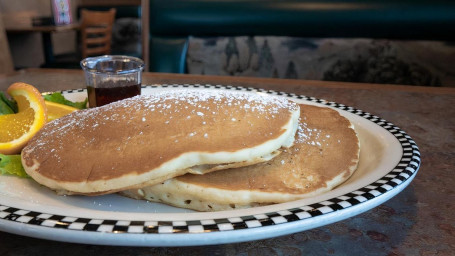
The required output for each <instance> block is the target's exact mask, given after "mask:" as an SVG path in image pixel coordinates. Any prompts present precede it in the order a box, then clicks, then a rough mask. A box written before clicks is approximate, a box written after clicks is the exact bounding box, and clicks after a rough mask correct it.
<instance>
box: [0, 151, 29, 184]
mask: <svg viewBox="0 0 455 256" xmlns="http://www.w3.org/2000/svg"><path fill="white" fill-rule="evenodd" d="M0 174H2V175H5V174H9V175H16V176H19V177H21V178H28V177H30V176H28V174H27V173H26V172H25V170H24V167H23V166H22V162H21V155H2V154H0Z"/></svg>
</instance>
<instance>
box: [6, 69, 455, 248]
mask: <svg viewBox="0 0 455 256" xmlns="http://www.w3.org/2000/svg"><path fill="white" fill-rule="evenodd" d="M16 81H23V82H28V83H30V84H32V85H34V86H36V87H37V88H38V89H40V90H41V91H43V92H44V91H50V90H56V89H60V90H63V89H74V88H82V87H84V78H83V76H82V73H80V72H79V71H72V70H39V69H32V70H28V71H25V72H19V73H17V74H15V75H12V76H6V77H0V90H2V91H5V90H6V88H7V87H8V86H9V84H11V83H12V82H16ZM151 83H202V84H204V83H210V84H231V85H241V86H252V87H260V88H265V89H274V90H277V91H285V92H293V93H296V94H303V95H306V96H314V97H317V98H322V99H326V100H330V101H335V102H338V103H343V104H346V105H348V106H353V107H355V108H358V109H361V110H364V111H367V112H370V113H372V114H374V115H377V116H379V117H381V118H384V119H386V120H387V121H390V122H392V123H393V124H395V125H396V126H398V127H400V128H401V129H403V130H404V131H405V132H406V133H407V134H409V135H410V136H411V137H412V138H413V139H414V140H415V142H416V143H417V145H418V146H419V149H420V152H421V162H422V163H421V166H420V169H419V172H418V174H417V176H416V177H415V179H414V180H413V181H412V182H411V184H410V185H409V186H408V187H407V188H405V189H404V190H403V191H402V192H401V193H399V194H398V195H397V196H395V197H394V198H392V199H391V200H389V201H387V202H386V203H384V204H382V205H380V206H378V207H376V208H374V209H372V210H370V211H367V212H365V213H363V214H360V215H357V216H355V217H352V218H349V219H346V220H344V221H340V222H337V223H334V224H330V225H327V226H323V227H320V228H316V229H312V230H309V231H304V232H300V233H296V234H292V235H286V236H282V237H277V238H272V239H266V240H260V241H254V242H244V243H236V244H225V245H214V246H197V247H175V248H169V247H162V248H158V247H157V248H153V247H152V248H143V247H111V246H97V245H83V244H72V243H61V242H55V241H48V240H41V239H36V238H28V237H23V236H18V235H13V234H8V233H4V232H0V255H36V254H45V255H82V254H85V255H148V254H153V255H155V254H156V255H186V254H188V255H189V254H194V255H302V254H311V255H331V254H333V255H454V251H455V214H454V212H455V204H454V203H453V202H454V201H455V178H454V171H455V134H454V133H455V107H454V105H455V88H426V87H410V86H394V85H372V84H351V83H336V82H321V81H304V80H280V79H262V78H237V77H235V78H234V77H214V76H189V75H172V74H146V75H144V81H143V84H151Z"/></svg>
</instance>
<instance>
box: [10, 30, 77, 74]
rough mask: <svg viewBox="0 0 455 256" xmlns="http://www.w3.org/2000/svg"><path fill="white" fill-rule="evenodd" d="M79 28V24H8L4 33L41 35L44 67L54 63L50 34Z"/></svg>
mask: <svg viewBox="0 0 455 256" xmlns="http://www.w3.org/2000/svg"><path fill="white" fill-rule="evenodd" d="M79 28H80V24H79V23H73V24H66V25H46V26H32V25H25V24H19V25H14V24H8V25H7V26H5V31H6V32H7V33H8V34H13V33H35V32H36V33H41V36H42V38H43V52H44V60H45V65H49V64H52V63H54V62H55V57H54V49H53V45H52V38H51V34H52V33H56V32H64V31H71V30H78V29H79Z"/></svg>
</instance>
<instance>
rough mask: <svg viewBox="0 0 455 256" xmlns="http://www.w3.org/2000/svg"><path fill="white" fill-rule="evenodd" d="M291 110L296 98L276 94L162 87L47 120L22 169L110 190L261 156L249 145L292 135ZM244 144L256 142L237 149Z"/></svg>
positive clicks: (78, 187)
mask: <svg viewBox="0 0 455 256" xmlns="http://www.w3.org/2000/svg"><path fill="white" fill-rule="evenodd" d="M297 118H298V105H297V104H295V103H292V102H289V101H287V100H283V99H282V98H279V97H272V96H267V95H257V94H252V93H242V92H230V91H218V90H217V91H214V90H211V91H201V90H168V91H163V92H161V93H156V94H154V95H151V96H140V97H135V98H130V99H126V100H123V101H120V102H116V103H113V104H110V105H107V106H103V107H100V108H95V109H88V110H83V111H78V112H74V113H72V114H70V115H67V116H65V117H62V118H61V119H57V120H55V121H53V122H50V123H48V124H47V125H46V126H45V127H44V128H43V129H42V130H41V131H40V132H39V133H38V134H37V135H36V136H35V137H34V138H33V139H32V140H31V141H30V142H29V144H28V145H27V147H26V148H25V149H24V150H23V152H22V161H23V163H24V167H25V169H26V171H27V173H29V175H31V176H32V177H33V178H34V179H35V180H37V181H38V182H40V183H42V184H44V185H46V186H49V187H51V188H53V189H56V190H61V191H65V190H68V191H72V192H75V193H85V194H91V193H99V192H112V191H117V190H120V189H122V188H123V189H124V188H128V187H135V186H136V185H138V184H142V183H144V182H147V181H149V180H155V179H156V180H161V179H160V177H167V178H169V177H174V176H175V175H172V174H170V173H172V172H176V171H179V170H182V169H187V168H189V167H191V166H193V165H201V164H224V163H231V162H242V161H248V160H249V159H251V158H254V157H259V156H260V155H254V154H255V152H256V151H257V150H256V149H260V150H259V152H261V150H262V152H261V153H263V154H268V153H270V152H272V151H274V150H277V149H278V148H280V147H281V146H282V145H284V144H286V143H285V142H286V141H287V142H288V141H289V140H290V139H291V141H292V138H293V135H292V131H291V130H292V129H294V128H292V127H293V126H296V123H297V122H296V120H293V119H297ZM273 141H276V142H277V143H276V144H274V145H271V144H270V145H269V144H267V143H269V142H273ZM280 143H281V144H280ZM266 144H267V145H266ZM245 149H246V150H250V149H255V150H254V152H247V154H246V155H245V154H243V155H242V154H241V152H242V150H245ZM249 154H251V156H249ZM179 159H184V160H182V161H183V162H184V163H181V161H180V162H179ZM176 173H177V172H176Z"/></svg>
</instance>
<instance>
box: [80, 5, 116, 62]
mask: <svg viewBox="0 0 455 256" xmlns="http://www.w3.org/2000/svg"><path fill="white" fill-rule="evenodd" d="M114 19H115V9H114V8H112V9H110V10H109V11H89V10H81V42H82V47H81V48H82V58H86V57H88V56H94V55H104V54H110V52H111V39H112V25H113V24H114Z"/></svg>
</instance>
